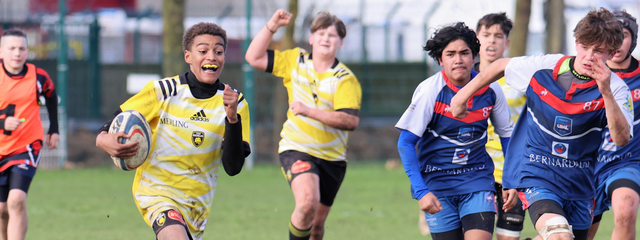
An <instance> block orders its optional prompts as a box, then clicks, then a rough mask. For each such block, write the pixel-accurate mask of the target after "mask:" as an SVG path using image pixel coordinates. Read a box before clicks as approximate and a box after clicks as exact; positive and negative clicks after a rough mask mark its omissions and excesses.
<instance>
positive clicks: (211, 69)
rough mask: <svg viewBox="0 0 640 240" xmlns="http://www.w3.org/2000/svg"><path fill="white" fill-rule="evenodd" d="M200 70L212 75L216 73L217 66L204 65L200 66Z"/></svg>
mask: <svg viewBox="0 0 640 240" xmlns="http://www.w3.org/2000/svg"><path fill="white" fill-rule="evenodd" d="M202 70H204V72H206V73H214V72H216V71H218V65H215V64H206V65H204V66H202Z"/></svg>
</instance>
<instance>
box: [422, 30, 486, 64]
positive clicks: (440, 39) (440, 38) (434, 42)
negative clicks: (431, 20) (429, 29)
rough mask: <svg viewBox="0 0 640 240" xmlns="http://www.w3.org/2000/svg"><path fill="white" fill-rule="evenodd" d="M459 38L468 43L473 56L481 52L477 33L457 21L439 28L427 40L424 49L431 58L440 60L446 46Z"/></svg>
mask: <svg viewBox="0 0 640 240" xmlns="http://www.w3.org/2000/svg"><path fill="white" fill-rule="evenodd" d="M458 39H461V40H463V41H464V42H465V43H467V46H469V49H471V54H472V56H473V58H475V57H476V56H477V55H478V52H480V41H478V38H477V37H476V33H475V32H474V31H473V30H471V29H470V28H469V27H467V25H465V24H464V23H463V22H457V23H455V24H453V25H451V26H446V27H443V28H441V29H439V30H437V31H436V32H435V33H434V34H433V37H431V39H429V40H428V41H427V44H426V46H424V47H423V49H424V50H425V51H427V52H428V54H429V56H430V57H431V58H433V59H434V60H436V61H438V62H440V60H441V59H442V51H443V50H444V48H446V47H447V45H449V43H451V42H453V41H455V40H458Z"/></svg>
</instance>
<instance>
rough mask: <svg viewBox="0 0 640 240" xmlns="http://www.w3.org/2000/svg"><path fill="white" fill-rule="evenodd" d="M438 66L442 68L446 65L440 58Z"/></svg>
mask: <svg viewBox="0 0 640 240" xmlns="http://www.w3.org/2000/svg"><path fill="white" fill-rule="evenodd" d="M438 65H440V67H444V64H442V59H441V58H438Z"/></svg>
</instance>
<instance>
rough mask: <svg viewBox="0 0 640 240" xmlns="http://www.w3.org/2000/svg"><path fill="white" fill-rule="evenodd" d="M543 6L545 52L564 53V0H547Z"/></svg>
mask: <svg viewBox="0 0 640 240" xmlns="http://www.w3.org/2000/svg"><path fill="white" fill-rule="evenodd" d="M544 7H545V11H544V12H545V16H544V18H545V20H546V21H547V27H546V31H547V34H546V36H545V41H544V42H545V48H544V50H545V52H546V53H564V49H565V48H564V46H565V39H566V38H565V32H566V31H565V29H566V25H565V19H564V0H547V1H546V2H545V3H544Z"/></svg>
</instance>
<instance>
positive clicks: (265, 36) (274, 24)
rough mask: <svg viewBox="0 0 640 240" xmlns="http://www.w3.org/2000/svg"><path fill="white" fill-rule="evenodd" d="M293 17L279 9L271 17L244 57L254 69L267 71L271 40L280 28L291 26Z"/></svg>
mask: <svg viewBox="0 0 640 240" xmlns="http://www.w3.org/2000/svg"><path fill="white" fill-rule="evenodd" d="M291 16H292V15H291V13H289V12H287V11H285V10H282V9H278V10H277V11H276V12H275V13H274V14H273V16H271V19H269V21H267V24H265V26H264V27H263V28H262V29H261V30H260V32H259V33H258V35H256V37H255V38H253V40H252V41H251V44H249V48H247V53H246V54H245V56H244V59H246V60H247V62H248V63H249V64H250V65H251V66H252V67H254V68H257V69H260V70H262V71H264V70H266V69H267V64H268V61H269V58H268V56H267V48H268V47H269V43H270V42H271V38H273V34H275V33H276V31H278V28H280V27H282V26H286V25H288V24H289V21H290V20H291Z"/></svg>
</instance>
